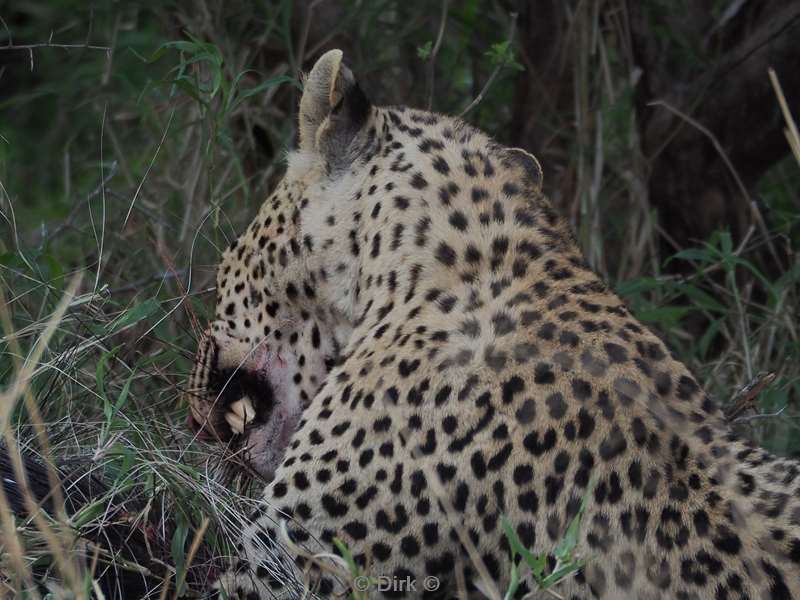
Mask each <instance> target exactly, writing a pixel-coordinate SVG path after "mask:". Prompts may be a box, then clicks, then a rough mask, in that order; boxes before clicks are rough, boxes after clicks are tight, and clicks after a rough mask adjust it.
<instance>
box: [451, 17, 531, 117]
mask: <svg viewBox="0 0 800 600" xmlns="http://www.w3.org/2000/svg"><path fill="white" fill-rule="evenodd" d="M516 26H517V13H515V12H514V13H511V24H510V25H509V28H508V37H507V38H506V39H507V40H508V42H509V43H510V42H511V40H512V39H513V38H514V30H515V29H516ZM505 66H506V63H505V61H503V62H501V63H500V64H498V65H497V66H496V67H495V68H494V70H493V71H492V74H491V75H489V79H488V80H487V81H486V84H485V85H484V86H483V89H482V90H481V91H480V92H478V95H477V96H475V99H474V100H473V101H472V102H470V103H469V105H468V106H467V108H465V109H464V110H462V111H461V114H459V115H458V116H459V117H461V118H463V117H464V115H466V114H467V113H468V112H469V111H471V110H472V109H473V108H475V107H476V106H478V104H480V103H481V101H482V100H483V98H484V96H485V95H486V93H487V92H488V91H489V88H490V87H492V84H493V83H494V80H495V79H496V78H497V76H498V75H499V74H500V71H501V70H502V69H503V67H505Z"/></svg>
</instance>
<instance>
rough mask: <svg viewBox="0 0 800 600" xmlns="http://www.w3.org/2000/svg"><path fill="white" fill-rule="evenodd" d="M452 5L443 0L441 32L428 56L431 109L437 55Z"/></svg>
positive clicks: (447, 0)
mask: <svg viewBox="0 0 800 600" xmlns="http://www.w3.org/2000/svg"><path fill="white" fill-rule="evenodd" d="M449 7H450V0H442V16H441V17H440V18H439V33H438V34H437V35H436V42H435V43H434V44H433V50H431V54H430V56H429V57H428V105H427V108H428V110H430V109H431V108H432V107H433V93H434V87H435V85H434V84H435V82H436V55H437V54H439V48H440V47H441V46H442V38H443V37H444V28H445V25H447V10H448V8H449Z"/></svg>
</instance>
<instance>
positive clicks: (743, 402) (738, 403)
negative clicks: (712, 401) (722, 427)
mask: <svg viewBox="0 0 800 600" xmlns="http://www.w3.org/2000/svg"><path fill="white" fill-rule="evenodd" d="M773 381H775V373H759V374H758V375H756V376H755V377H754V378H753V379H752V380H751V381H750V382H749V383H748V384H747V385H745V386H744V387H743V388H742V389H740V390H739V391H738V392H736V396H734V398H733V400H732V401H731V406H730V408H729V409H728V410H726V411H725V418H726V419H727V420H728V421H729V422H740V421H741V420H742V418H743V417H742V415H743V414H744V413H745V412H747V411H748V410H750V409H751V408H753V407H754V405H755V401H756V398H757V397H758V395H759V394H760V393H761V392H763V391H764V389H766V388H767V386H769V385H770V384H771V383H772V382H773Z"/></svg>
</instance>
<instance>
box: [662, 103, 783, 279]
mask: <svg viewBox="0 0 800 600" xmlns="http://www.w3.org/2000/svg"><path fill="white" fill-rule="evenodd" d="M647 105H648V106H663V107H664V108H666V109H667V110H668V111H669V112H671V113H672V114H673V115H675V116H677V117H679V118H681V119H683V120H684V121H686V122H687V123H689V124H690V125H691V126H692V127H694V128H696V129H697V130H698V131H700V132H701V133H702V134H703V135H705V136H706V137H707V138H708V139H709V140H710V141H711V143H712V144H713V145H714V149H715V150H716V151H717V153H718V154H719V156H720V158H721V159H722V161H723V162H724V163H725V166H726V167H727V168H728V171H730V173H731V175H732V176H733V179H734V181H736V186H737V187H738V188H739V191H740V192H741V194H742V197H743V198H744V200H745V202H746V203H747V204H748V205H749V206H750V209H751V212H752V213H753V218H754V220H755V221H756V223H757V224H758V225H759V228H760V229H761V234H762V235H763V236H764V239H765V240H766V241H767V247H768V248H769V251H770V254H772V258H774V259H775V262H776V263H777V264H779V265H780V264H782V262H781V260H780V258H779V257H778V253H777V252H776V250H775V246H774V245H773V243H772V241H771V240H770V238H769V232H768V231H767V228H766V224H765V223H764V220H763V218H762V217H761V211H759V210H758V207H757V206H756V205H755V203H754V202H752V201H751V199H750V194H749V193H748V191H747V188H746V187H745V185H744V182H743V181H742V180H741V178H740V177H739V173H737V172H736V169H735V168H734V166H733V163H731V161H730V159H729V158H728V155H727V154H726V153H725V150H724V149H723V148H722V145H721V144H720V143H719V140H717V137H716V136H715V135H714V134H713V132H712V131H711V130H709V129H708V128H707V127H705V126H704V125H702V124H701V123H699V122H698V121H697V120H696V119H694V118H692V117H690V116H689V115H687V114H686V113H685V112H683V111H681V110H680V109H677V108H675V107H674V106H672V105H671V104H670V103H669V102H666V101H664V100H655V101H653V102H648V103H647Z"/></svg>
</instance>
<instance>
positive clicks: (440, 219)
mask: <svg viewBox="0 0 800 600" xmlns="http://www.w3.org/2000/svg"><path fill="white" fill-rule="evenodd" d="M341 58H342V55H341V52H339V51H331V52H329V53H327V54H325V55H324V56H323V57H322V58H321V59H320V60H319V62H318V63H317V64H316V66H315V67H314V69H313V70H312V72H311V73H310V75H309V77H308V79H307V81H306V84H305V91H304V94H303V98H302V101H301V107H300V123H299V127H300V145H299V149H298V150H297V151H295V152H294V153H292V154H291V155H290V156H289V159H288V169H287V173H286V176H285V178H284V179H283V181H282V182H281V183H280V184H279V185H278V187H277V189H276V190H275V191H274V193H273V194H272V195H271V196H270V197H269V198H268V199H267V201H266V202H265V203H264V205H263V206H262V208H261V211H260V212H259V214H258V216H257V217H256V218H255V220H254V221H253V223H252V225H251V226H250V227H249V228H248V230H247V231H246V232H245V233H244V234H243V235H242V236H241V237H240V238H239V239H238V240H237V241H236V242H234V243H233V245H232V246H231V247H230V248H229V249H228V250H227V251H226V252H225V254H224V255H223V257H222V263H221V265H220V267H219V276H218V286H217V289H218V297H217V314H216V319H215V321H214V322H213V323H212V324H211V326H210V328H209V330H208V333H207V335H206V337H205V338H204V340H203V341H202V343H201V346H200V349H199V352H198V356H197V366H196V369H195V372H194V373H193V377H192V388H193V391H194V393H193V394H192V415H193V421H194V424H195V426H196V427H197V428H199V429H200V430H202V431H205V432H210V433H211V434H212V435H216V436H218V437H219V438H220V439H222V440H224V441H229V440H234V441H237V440H238V441H241V443H242V444H243V445H244V446H245V447H247V448H248V451H249V456H250V460H251V462H252V464H253V465H254V466H255V468H256V469H258V470H259V471H260V472H262V473H263V474H264V475H265V477H267V478H268V479H270V480H271V481H270V483H269V484H268V485H267V487H266V489H265V490H264V500H265V503H264V508H263V509H262V510H261V511H259V513H258V514H256V515H254V519H253V523H252V526H251V527H250V528H249V529H248V530H247V531H246V532H245V533H244V536H243V540H242V544H241V545H240V553H241V556H240V557H239V559H238V560H237V561H236V565H235V568H233V569H232V570H231V572H229V573H228V574H227V575H225V576H224V577H223V578H222V579H221V585H222V586H223V587H224V588H225V589H226V591H227V593H228V594H232V595H234V596H237V597H248V598H251V597H273V594H279V593H280V591H281V589H282V587H283V588H285V586H286V585H287V583H286V579H287V578H286V577H282V576H281V575H280V573H281V572H287V571H292V570H293V569H294V570H295V572H300V571H302V568H303V567H314V569H312V571H314V572H316V573H317V574H318V578H317V580H316V584H317V586H318V587H317V588H316V589H317V590H318V593H320V595H322V596H323V597H325V596H329V595H331V594H333V593H335V592H337V591H342V590H343V589H346V587H347V582H342V581H341V580H335V578H334V577H333V576H332V575H331V574H330V572H329V571H326V570H324V569H322V570H320V569H319V568H317V567H315V566H314V564H313V562H314V561H312V560H309V559H308V557H304V556H300V555H298V552H297V551H294V552H290V555H289V557H288V559H287V558H286V557H285V556H284V558H283V559H280V557H277V558H276V556H277V555H275V556H273V554H270V553H274V552H276V550H275V549H276V548H277V547H278V545H279V543H280V538H281V532H280V526H279V524H280V523H281V522H286V523H288V526H287V533H288V535H289V537H290V538H291V539H292V540H293V543H294V544H296V546H291V548H295V549H296V548H298V547H299V546H305V547H307V548H309V549H310V551H311V552H312V553H313V552H320V551H331V549H332V542H333V540H334V538H338V539H341V540H342V541H343V542H345V544H346V545H347V547H348V548H349V549H350V550H351V551H352V552H353V554H354V556H355V559H356V561H357V562H358V563H359V564H360V565H362V566H363V568H364V569H367V570H368V571H369V572H370V573H372V574H375V575H394V576H397V577H398V578H404V577H409V576H410V577H412V578H413V579H416V580H418V581H420V580H422V578H423V577H425V576H435V577H438V578H440V580H441V582H442V587H441V588H440V589H439V590H438V591H437V592H435V593H434V592H430V593H426V594H424V595H425V597H442V598H451V597H457V595H458V590H459V583H458V582H459V581H460V580H462V581H464V582H466V584H465V585H466V588H467V589H468V590H469V592H468V593H469V594H474V591H475V585H476V582H478V581H479V577H478V575H477V568H476V560H475V557H472V558H469V557H468V554H467V552H466V550H465V544H466V545H467V546H473V547H474V548H475V550H476V552H477V555H478V557H479V562H480V563H482V565H484V566H485V568H486V571H487V572H488V574H489V575H490V577H491V579H493V580H494V582H495V583H496V584H497V587H498V588H499V589H504V587H505V586H506V585H507V583H508V577H509V574H510V562H509V561H510V558H509V557H510V552H509V545H508V542H507V537H506V535H505V534H504V533H503V530H502V527H501V517H503V516H505V517H507V518H508V519H509V520H510V522H511V523H513V526H514V528H515V531H516V534H517V535H518V537H519V539H520V540H521V541H522V542H523V543H524V544H525V545H526V546H528V547H530V548H532V549H534V550H535V551H537V552H545V551H548V550H549V549H551V548H552V547H553V545H554V544H555V543H556V542H557V541H558V540H559V539H561V538H562V536H563V535H564V532H565V528H566V527H567V525H568V524H569V522H570V521H571V520H572V519H573V517H574V516H575V515H576V513H577V511H578V508H579V506H580V503H581V500H582V498H583V497H584V496H585V495H587V494H588V495H589V497H588V504H587V509H586V513H585V515H584V517H583V520H582V528H581V534H580V540H579V548H580V550H581V552H582V555H583V556H584V557H586V558H587V561H588V562H587V565H586V567H585V568H584V569H583V570H582V571H581V572H580V573H578V574H577V576H575V577H574V578H571V579H569V580H567V581H566V582H564V583H563V584H561V586H560V587H559V588H557V591H558V593H559V594H561V595H562V596H563V597H564V598H571V599H579V598H613V599H616V598H641V599H650V598H653V599H655V598H683V599H692V598H696V599H703V600H705V599H712V598H713V599H717V600H723V599H745V598H750V599H754V600H755V599H759V600H760V599H763V598H771V599H775V600H785V599H788V598H800V477H799V476H798V474H799V473H800V468H799V467H800V465H798V463H797V462H795V461H791V460H785V459H780V458H776V457H774V456H772V455H770V454H768V453H767V452H765V451H763V450H761V449H758V448H755V447H752V446H751V445H749V444H748V443H746V442H743V441H740V440H738V439H737V438H736V437H735V436H734V435H733V434H731V433H730V432H729V430H728V429H727V428H726V426H725V424H724V422H723V419H722V415H721V413H720V410H719V409H718V408H717V406H716V405H715V404H714V402H712V401H711V400H710V399H709V398H708V397H707V396H706V394H705V393H703V391H702V389H701V388H700V386H699V385H698V384H697V383H696V381H695V379H694V377H693V376H692V374H691V373H690V372H689V371H688V370H687V368H686V367H685V366H684V365H683V364H681V363H680V362H679V361H678V360H676V359H675V358H674V357H673V356H672V355H671V354H670V352H669V351H668V350H667V348H666V347H665V346H664V344H663V343H662V342H661V340H660V339H659V338H658V337H657V336H656V335H654V334H653V333H652V332H650V331H649V330H648V329H647V328H646V327H644V326H642V325H641V324H640V323H638V322H637V321H636V319H635V318H634V317H633V316H632V315H631V314H630V312H629V310H628V309H627V307H626V306H625V304H624V303H623V302H622V301H621V300H620V299H619V298H618V297H617V296H616V295H615V294H614V293H613V292H611V291H610V290H609V289H608V288H607V286H606V285H605V284H604V283H603V282H602V281H601V280H600V279H599V278H598V276H597V275H596V274H595V273H593V272H592V271H591V270H590V269H589V268H588V267H587V266H586V263H585V261H584V259H583V258H582V256H581V253H580V251H579V250H578V248H577V247H576V245H575V243H574V241H573V239H572V237H571V234H570V232H569V230H568V227H567V226H566V225H565V223H564V221H562V219H561V218H559V217H558V216H557V215H556V213H555V212H554V211H553V209H552V208H551V206H550V204H549V203H548V201H547V200H546V199H545V198H544V197H543V196H542V193H541V182H542V172H541V169H540V167H539V164H538V163H537V162H536V160H535V159H534V158H533V157H532V156H530V155H529V154H527V153H525V152H523V151H521V150H517V149H509V148H504V147H503V146H501V145H499V144H497V143H495V142H493V141H492V140H491V139H489V138H488V137H487V136H486V135H484V134H483V133H481V132H480V131H478V130H476V129H474V128H472V127H470V126H469V125H467V124H465V123H464V122H463V121H461V120H459V119H455V118H450V117H446V116H442V115H438V114H433V113H429V112H424V111H419V110H412V109H409V108H406V107H402V106H395V107H376V106H372V105H371V104H370V103H369V102H368V100H367V99H366V97H365V96H364V94H363V93H362V92H361V90H360V88H359V87H358V84H357V83H356V82H355V80H354V78H353V76H352V73H351V72H350V71H349V70H348V69H347V68H346V67H345V66H344V65H343V64H342V62H341ZM439 489H441V490H443V495H444V497H443V498H442V497H440V496H439V495H438V492H437V490H439ZM445 507H450V510H445ZM270 549H271V550H270ZM281 570H283V571H281ZM478 585H479V584H478ZM524 587H525V586H523V588H524ZM524 591H525V590H524V589H523V592H524ZM387 595H391V594H387ZM394 595H397V596H403V595H404V593H402V592H397V593H396V594H394ZM408 595H409V596H410V597H414V596H415V594H414V593H410V594H408ZM416 595H423V593H422V591H418V592H417V593H416ZM277 597H280V596H277Z"/></svg>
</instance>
